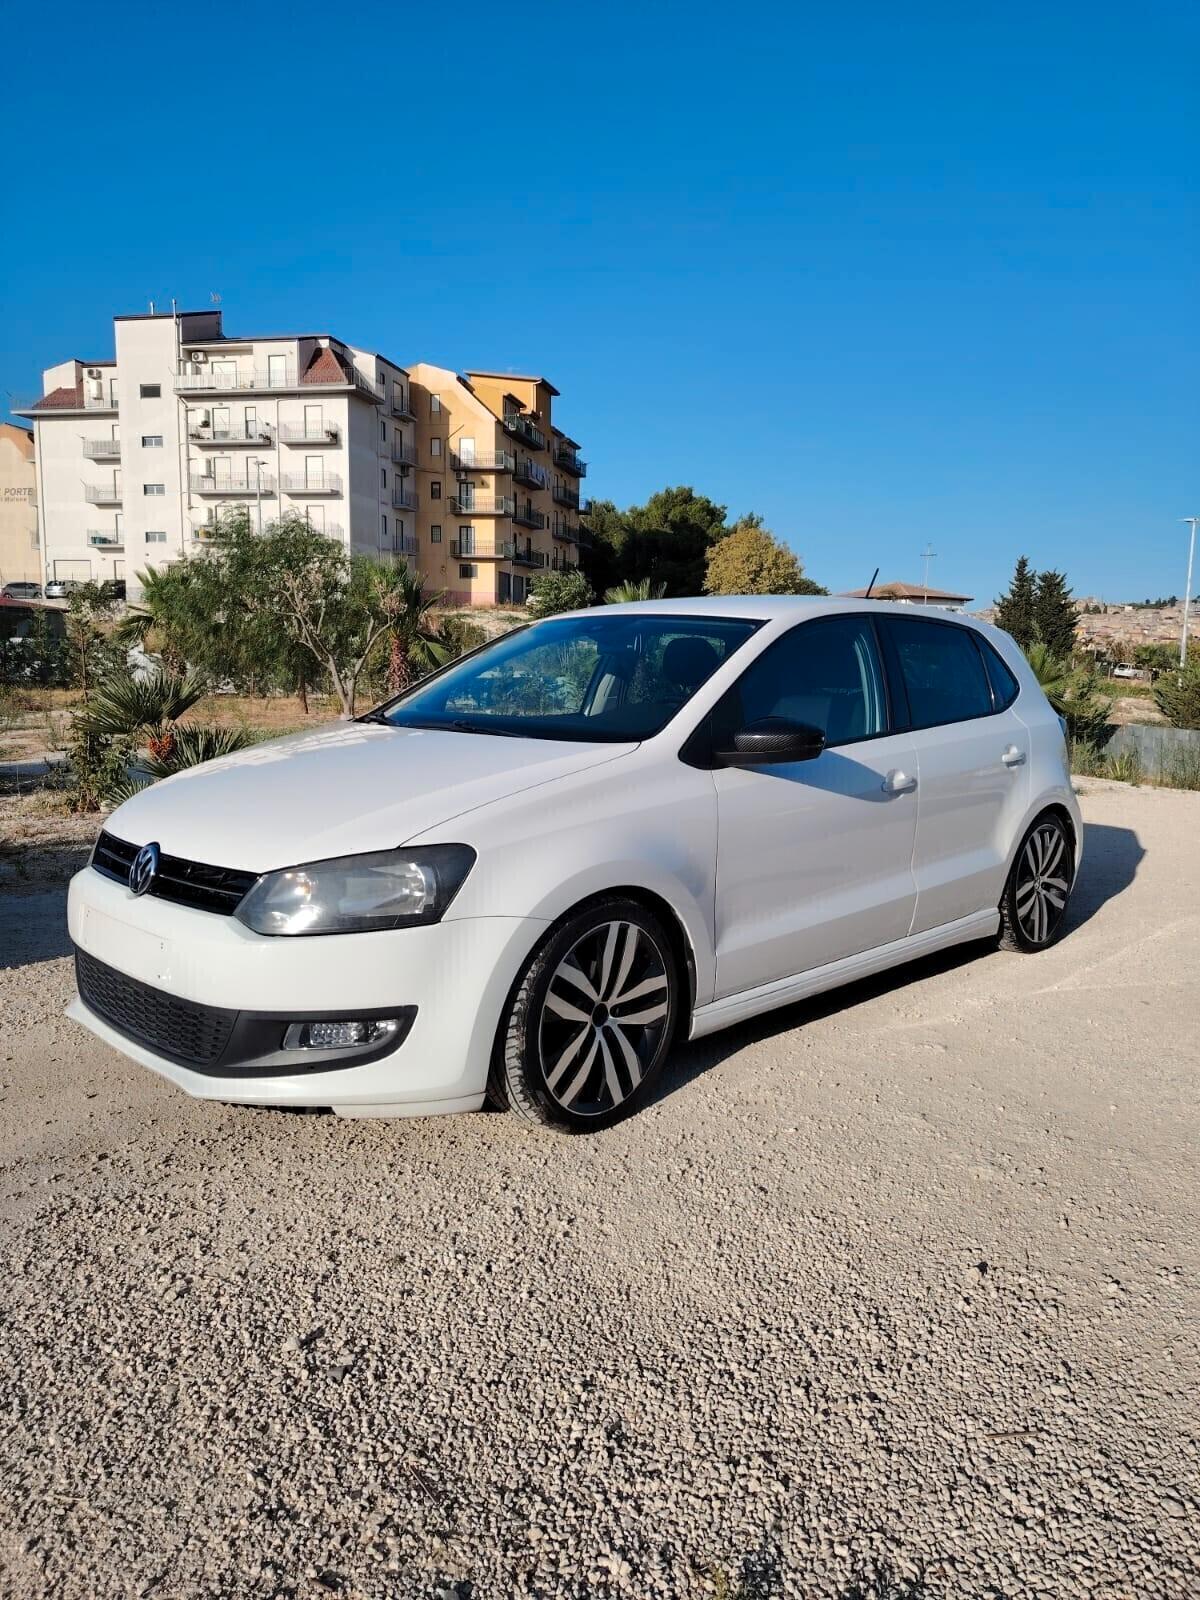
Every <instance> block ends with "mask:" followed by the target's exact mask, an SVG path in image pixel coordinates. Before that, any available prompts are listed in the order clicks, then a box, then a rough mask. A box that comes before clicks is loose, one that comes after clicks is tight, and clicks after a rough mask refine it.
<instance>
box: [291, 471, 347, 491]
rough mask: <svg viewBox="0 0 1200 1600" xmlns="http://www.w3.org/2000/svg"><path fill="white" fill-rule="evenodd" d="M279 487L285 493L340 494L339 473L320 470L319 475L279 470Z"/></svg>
mask: <svg viewBox="0 0 1200 1600" xmlns="http://www.w3.org/2000/svg"><path fill="white" fill-rule="evenodd" d="M279 487H280V488H281V489H282V490H283V491H284V493H285V494H341V492H342V480H341V476H340V474H339V473H336V472H322V473H321V474H320V475H319V476H315V475H310V474H309V473H307V472H281V473H280V475H279Z"/></svg>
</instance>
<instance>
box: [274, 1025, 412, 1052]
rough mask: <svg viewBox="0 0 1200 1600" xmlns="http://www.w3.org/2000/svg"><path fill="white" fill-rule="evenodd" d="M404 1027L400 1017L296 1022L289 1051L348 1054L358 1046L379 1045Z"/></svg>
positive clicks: (286, 1038)
mask: <svg viewBox="0 0 1200 1600" xmlns="http://www.w3.org/2000/svg"><path fill="white" fill-rule="evenodd" d="M399 1026H400V1022H399V1018H397V1017H371V1018H368V1019H365V1020H362V1021H355V1020H353V1019H351V1020H347V1021H345V1022H293V1023H292V1025H291V1027H290V1028H289V1029H288V1031H287V1033H286V1034H285V1035H284V1039H283V1048H284V1049H285V1050H348V1049H351V1048H352V1047H353V1046H355V1045H364V1044H379V1043H380V1042H381V1041H382V1040H384V1039H390V1038H391V1037H392V1035H393V1034H394V1033H395V1032H396V1029H397V1028H398V1027H399Z"/></svg>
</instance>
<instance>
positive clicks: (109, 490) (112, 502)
mask: <svg viewBox="0 0 1200 1600" xmlns="http://www.w3.org/2000/svg"><path fill="white" fill-rule="evenodd" d="M83 498H84V499H85V500H86V501H87V502H88V504H89V505H93V506H119V505H120V504H121V485H120V484H119V483H85V484H84V486H83Z"/></svg>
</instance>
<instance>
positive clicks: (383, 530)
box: [379, 511, 387, 544]
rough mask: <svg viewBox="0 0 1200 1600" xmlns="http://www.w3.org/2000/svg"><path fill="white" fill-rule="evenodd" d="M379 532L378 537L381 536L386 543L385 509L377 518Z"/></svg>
mask: <svg viewBox="0 0 1200 1600" xmlns="http://www.w3.org/2000/svg"><path fill="white" fill-rule="evenodd" d="M379 533H380V537H381V538H382V540H383V542H384V544H386V543H387V512H386V511H385V512H384V513H383V514H382V515H381V516H380V518H379Z"/></svg>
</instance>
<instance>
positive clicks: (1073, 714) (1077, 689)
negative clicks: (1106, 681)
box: [1025, 640, 1109, 745]
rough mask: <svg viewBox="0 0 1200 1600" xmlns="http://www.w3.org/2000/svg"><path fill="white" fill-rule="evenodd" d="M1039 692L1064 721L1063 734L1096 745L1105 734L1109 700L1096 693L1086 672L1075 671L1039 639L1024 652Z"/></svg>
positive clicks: (1080, 742) (1077, 741)
mask: <svg viewBox="0 0 1200 1600" xmlns="http://www.w3.org/2000/svg"><path fill="white" fill-rule="evenodd" d="M1025 658H1026V660H1027V661H1028V662H1029V665H1030V667H1031V668H1032V669H1033V675H1034V677H1035V678H1036V679H1037V681H1038V682H1039V683H1040V684H1041V686H1042V693H1043V694H1044V695H1045V696H1046V699H1047V700H1049V702H1050V704H1051V705H1052V706H1053V707H1054V709H1055V711H1057V712H1058V714H1059V716H1060V717H1063V718H1064V719H1065V721H1066V724H1067V737H1068V738H1070V739H1072V740H1074V741H1075V742H1076V743H1079V744H1087V745H1099V744H1102V743H1103V742H1104V739H1105V738H1106V736H1107V729H1108V716H1109V703H1108V701H1107V700H1106V699H1105V698H1104V697H1103V696H1102V695H1099V694H1097V693H1096V687H1095V683H1094V681H1093V679H1092V677H1091V675H1090V674H1089V673H1086V672H1075V671H1072V669H1071V664H1070V662H1069V661H1064V660H1063V659H1062V657H1061V656H1056V655H1055V654H1054V653H1053V651H1051V650H1050V649H1049V648H1048V647H1047V646H1046V645H1044V644H1042V642H1041V641H1040V640H1035V642H1034V643H1033V644H1031V645H1030V646H1029V648H1028V650H1026V652H1025Z"/></svg>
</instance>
